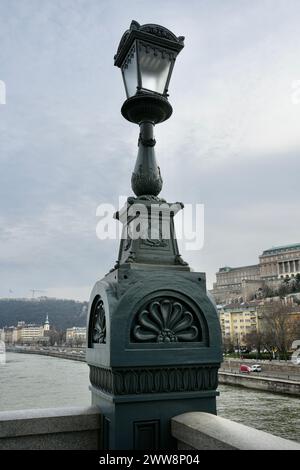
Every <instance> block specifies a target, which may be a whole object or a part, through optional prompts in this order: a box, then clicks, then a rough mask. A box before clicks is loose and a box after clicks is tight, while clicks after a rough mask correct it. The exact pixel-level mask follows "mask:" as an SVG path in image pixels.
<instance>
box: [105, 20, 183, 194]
mask: <svg viewBox="0 0 300 470" xmlns="http://www.w3.org/2000/svg"><path fill="white" fill-rule="evenodd" d="M183 47H184V37H183V36H179V37H177V36H175V34H173V33H172V32H171V31H169V30H168V29H167V28H164V27H163V26H159V25H154V24H145V25H143V26H141V25H140V24H139V23H137V22H136V21H132V23H131V25H130V28H129V30H127V31H126V32H125V33H124V34H123V37H122V39H121V41H120V44H119V47H118V51H117V54H116V55H115V58H114V59H115V65H116V66H117V67H120V69H121V71H122V76H123V80H124V85H125V90H126V95H127V100H126V101H125V102H124V104H123V106H122V109H121V113H122V115H123V116H124V118H125V119H127V120H128V121H130V122H134V123H136V124H138V125H139V126H140V137H139V153H138V158H137V162H136V165H135V169H134V172H133V175H132V179H131V186H132V189H133V191H134V193H135V194H136V195H137V196H142V195H145V194H147V195H152V196H154V197H155V196H157V195H158V194H159V193H160V191H161V189H162V178H161V174H160V169H159V167H158V165H157V162H156V158H155V153H154V145H155V143H156V142H155V139H154V136H153V128H154V125H155V124H158V123H160V122H163V121H166V120H167V119H169V117H170V116H171V114H172V106H171V105H170V103H169V101H168V86H169V83H170V79H171V75H172V72H173V68H174V63H175V60H176V57H177V55H178V54H179V52H180V51H181V49H182V48H183Z"/></svg>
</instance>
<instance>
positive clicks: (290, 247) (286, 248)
mask: <svg viewBox="0 0 300 470" xmlns="http://www.w3.org/2000/svg"><path fill="white" fill-rule="evenodd" d="M289 250H300V243H293V244H291V245H282V246H272V248H268V250H264V251H263V255H270V254H273V253H277V252H280V251H289Z"/></svg>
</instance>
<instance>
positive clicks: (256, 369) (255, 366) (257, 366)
mask: <svg viewBox="0 0 300 470" xmlns="http://www.w3.org/2000/svg"><path fill="white" fill-rule="evenodd" d="M251 371H252V372H261V365H260V364H253V366H251Z"/></svg>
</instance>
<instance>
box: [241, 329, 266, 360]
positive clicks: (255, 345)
mask: <svg viewBox="0 0 300 470" xmlns="http://www.w3.org/2000/svg"><path fill="white" fill-rule="evenodd" d="M245 345H246V348H247V349H249V351H253V349H255V350H256V351H257V358H259V356H260V353H261V350H262V349H263V347H264V338H263V333H262V332H261V331H252V332H251V333H248V334H247V335H246V336H245Z"/></svg>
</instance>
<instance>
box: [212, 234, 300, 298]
mask: <svg viewBox="0 0 300 470" xmlns="http://www.w3.org/2000/svg"><path fill="white" fill-rule="evenodd" d="M297 274H300V243H297V244H294V245H285V246H278V247H273V248H269V249H268V250H265V251H263V253H262V254H261V255H260V256H259V264H254V265H251V266H241V267H237V268H231V267H229V266H226V267H223V268H220V269H219V271H218V272H217V273H216V282H215V283H214V285H213V289H212V291H211V294H212V295H213V296H214V298H215V300H216V302H217V303H220V304H225V303H230V302H243V301H248V300H251V299H252V298H253V297H254V296H255V294H256V293H257V292H258V291H259V289H263V288H264V287H270V288H271V289H276V288H278V287H279V285H280V284H281V282H282V280H283V279H284V278H293V277H295V276H296V275H297Z"/></svg>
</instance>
